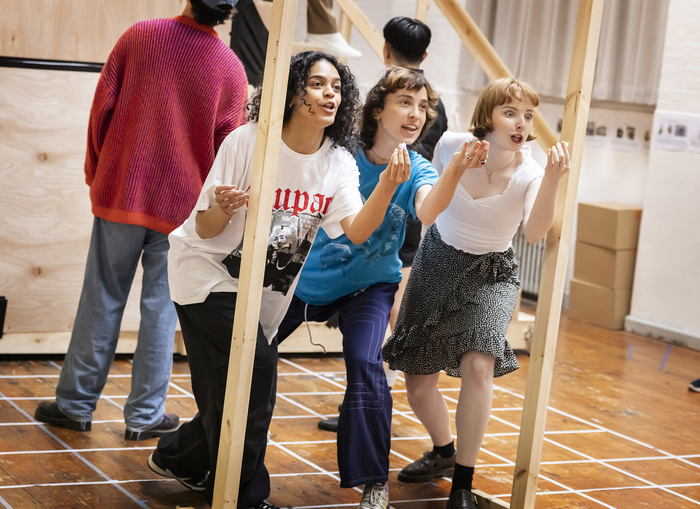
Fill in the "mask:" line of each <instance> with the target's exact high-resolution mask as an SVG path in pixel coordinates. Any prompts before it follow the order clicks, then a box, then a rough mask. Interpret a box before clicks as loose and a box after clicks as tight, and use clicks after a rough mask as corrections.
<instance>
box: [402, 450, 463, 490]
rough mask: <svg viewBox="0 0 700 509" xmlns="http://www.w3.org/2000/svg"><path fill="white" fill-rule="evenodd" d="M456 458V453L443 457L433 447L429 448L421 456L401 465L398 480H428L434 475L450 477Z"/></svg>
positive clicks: (452, 473) (433, 477)
mask: <svg viewBox="0 0 700 509" xmlns="http://www.w3.org/2000/svg"><path fill="white" fill-rule="evenodd" d="M456 460H457V455H456V454H454V455H452V457H450V458H443V457H442V456H440V455H439V454H438V453H437V452H436V451H435V449H431V450H429V451H428V452H426V453H424V454H423V457H422V458H420V459H417V460H416V461H414V462H413V463H411V464H410V465H406V466H405V467H403V470H401V472H399V481H401V482H428V481H430V480H431V479H435V478H436V477H451V476H452V475H454V473H455V462H456Z"/></svg>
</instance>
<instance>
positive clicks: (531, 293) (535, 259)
mask: <svg viewBox="0 0 700 509" xmlns="http://www.w3.org/2000/svg"><path fill="white" fill-rule="evenodd" d="M513 250H514V251H515V257H516V259H517V260H518V266H519V275H520V289H521V290H522V292H523V297H525V298H528V299H531V300H537V295H538V294H539V291H540V277H541V275H542V255H543V254H544V239H542V240H541V241H539V242H538V243H537V244H530V243H529V242H528V241H527V240H525V236H524V235H523V232H522V225H521V226H519V227H518V231H517V232H516V234H515V237H513Z"/></svg>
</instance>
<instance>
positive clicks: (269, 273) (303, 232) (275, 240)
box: [222, 209, 322, 295]
mask: <svg viewBox="0 0 700 509" xmlns="http://www.w3.org/2000/svg"><path fill="white" fill-rule="evenodd" d="M295 212H296V214H295ZM321 218H322V216H321V213H320V212H316V213H315V214H308V213H303V212H299V211H298V210H282V209H278V210H273V211H272V222H271V224H270V235H269V237H268V241H267V259H266V262H265V275H264V277H263V288H269V289H270V290H272V291H275V292H280V293H282V294H283V295H287V292H288V291H289V289H290V288H291V286H292V284H293V283H294V280H295V278H296V277H297V275H298V274H299V271H301V268H302V266H303V265H304V261H306V257H307V256H308V254H309V251H310V250H311V245H312V244H313V242H314V239H315V238H316V232H317V231H318V225H319V223H320V222H321ZM242 251H243V240H242V239H241V243H240V244H239V245H238V247H236V249H234V250H233V251H231V253H230V254H229V255H228V256H227V257H226V258H225V259H224V260H223V262H222V263H223V264H224V265H225V266H226V268H227V269H228V273H229V274H230V275H231V277H233V278H235V279H238V278H239V276H240V272H241V253H242Z"/></svg>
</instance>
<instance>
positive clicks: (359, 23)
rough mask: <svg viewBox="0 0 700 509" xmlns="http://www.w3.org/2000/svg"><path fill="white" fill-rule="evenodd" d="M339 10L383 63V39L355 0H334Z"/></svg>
mask: <svg viewBox="0 0 700 509" xmlns="http://www.w3.org/2000/svg"><path fill="white" fill-rule="evenodd" d="M335 3H337V4H338V7H340V10H341V11H342V12H343V13H344V14H345V16H347V17H348V19H349V20H350V22H351V23H352V24H353V25H354V26H355V28H357V31H358V32H360V35H361V36H362V37H363V38H364V40H365V41H367V44H369V47H370V48H372V51H374V53H375V54H376V55H377V57H379V60H381V61H382V62H384V37H382V36H381V35H380V34H379V32H377V30H376V29H375V28H374V25H372V22H371V21H370V20H369V18H368V17H367V16H365V13H364V12H362V9H360V7H359V6H358V5H357V2H356V1H355V0H335Z"/></svg>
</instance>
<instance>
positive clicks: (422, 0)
mask: <svg viewBox="0 0 700 509" xmlns="http://www.w3.org/2000/svg"><path fill="white" fill-rule="evenodd" d="M429 7H430V0H417V1H416V19H417V20H420V21H422V22H423V23H425V20H426V19H428V8H429Z"/></svg>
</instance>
